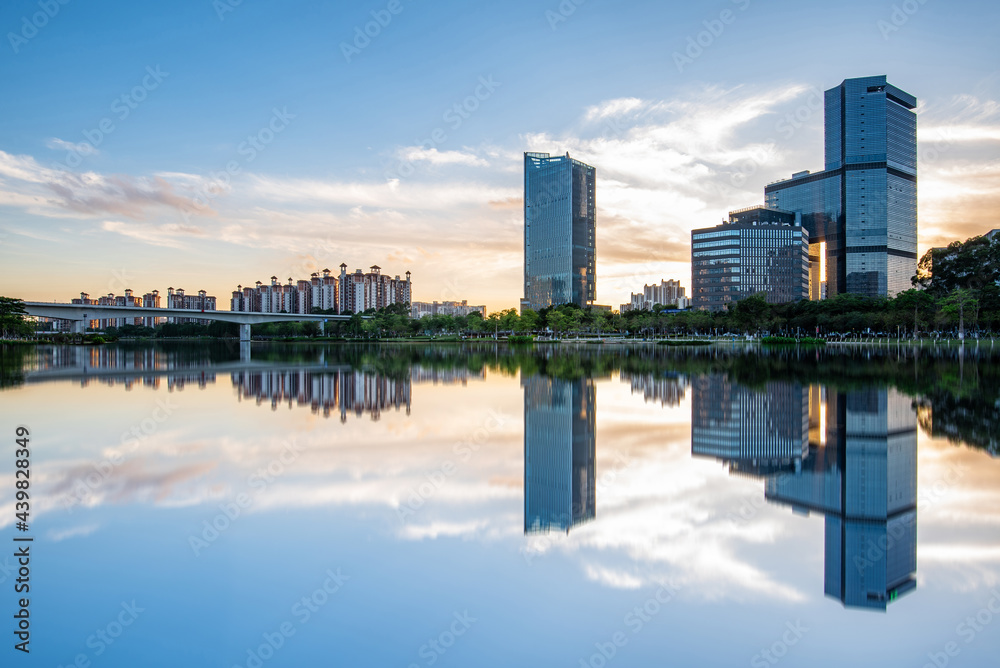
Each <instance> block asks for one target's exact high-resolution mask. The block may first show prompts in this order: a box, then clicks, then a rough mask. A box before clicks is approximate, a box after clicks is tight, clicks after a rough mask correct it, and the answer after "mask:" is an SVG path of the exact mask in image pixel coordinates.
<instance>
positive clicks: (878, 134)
mask: <svg viewBox="0 0 1000 668" xmlns="http://www.w3.org/2000/svg"><path fill="white" fill-rule="evenodd" d="M824 106H825V119H824V120H825V151H826V165H825V169H824V171H822V172H818V173H813V174H811V173H809V172H808V171H806V172H798V173H796V174H793V175H792V178H791V179H788V180H785V181H778V182H776V183H772V184H770V185H768V186H767V187H765V189H764V198H765V201H766V203H767V205H768V206H772V207H778V208H781V209H785V210H787V211H794V212H796V213H799V214H801V216H802V224H803V226H804V227H806V229H808V230H809V241H810V244H811V246H812V247H811V249H810V253H809V255H810V260H811V262H812V263H813V264H812V271H810V277H811V279H812V285H810V291H809V292H810V296H811V297H812V298H813V299H816V298H818V297H819V286H818V285H816V282H817V281H818V278H819V267H818V263H819V259H820V258H819V256H820V251H819V249H820V246H819V244H820V243H822V242H826V277H825V280H826V283H827V294H828V295H829V296H831V297H832V296H834V295H837V294H840V293H845V292H849V293H854V294H861V295H867V296H870V297H886V296H894V295H896V294H897V293H899V292H902V291H903V290H907V289H909V288H910V287H911V285H910V278H911V277H912V276H913V275H914V274H915V273H916V268H917V117H916V114H915V113H914V111H913V109H914V108H915V107H916V106H917V99H916V98H915V97H914V96H913V95H910V94H909V93H906V92H904V91H902V90H900V89H899V88H896V87H895V86H892V85H890V84H889V83H887V81H886V77H885V76H874V77H863V78H860V79H847V80H845V81H844V82H843V83H842V84H840V85H839V86H837V87H836V88H831V89H830V90H828V91H826V97H825V105H824Z"/></svg>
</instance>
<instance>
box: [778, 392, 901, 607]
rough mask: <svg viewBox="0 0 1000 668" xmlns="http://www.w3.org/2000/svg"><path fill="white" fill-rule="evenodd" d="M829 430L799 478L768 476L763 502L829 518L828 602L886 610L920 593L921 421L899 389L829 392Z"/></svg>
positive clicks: (793, 475)
mask: <svg viewBox="0 0 1000 668" xmlns="http://www.w3.org/2000/svg"><path fill="white" fill-rule="evenodd" d="M826 423H827V430H826V443H825V445H824V446H823V447H820V448H819V449H818V451H817V452H816V453H813V454H811V456H810V458H809V459H808V460H807V461H806V463H805V464H804V465H803V468H802V471H801V472H797V473H795V474H784V475H779V476H772V477H770V478H769V479H768V480H767V481H766V483H765V497H766V498H767V499H768V500H769V501H774V502H777V503H782V504H788V505H790V506H792V507H793V508H795V509H797V510H798V511H799V512H803V513H806V514H808V513H809V512H810V511H814V512H819V513H823V514H824V515H825V516H826V527H825V546H826V567H825V569H824V591H825V592H826V594H827V595H828V596H831V597H833V598H837V599H840V601H841V602H842V603H843V604H844V605H845V606H848V607H852V608H869V609H876V610H885V609H886V605H887V604H888V603H891V602H892V601H894V600H896V598H898V597H899V596H901V595H903V594H906V593H908V592H910V591H913V589H915V588H916V580H915V579H914V577H913V574H914V572H915V571H916V569H917V423H916V416H915V415H914V412H913V409H912V406H911V402H910V399H909V398H908V397H906V396H905V395H903V394H900V393H899V392H897V391H896V390H894V389H886V388H868V389H865V390H852V391H849V392H844V393H838V392H834V391H833V390H830V394H829V396H828V399H827V402H826Z"/></svg>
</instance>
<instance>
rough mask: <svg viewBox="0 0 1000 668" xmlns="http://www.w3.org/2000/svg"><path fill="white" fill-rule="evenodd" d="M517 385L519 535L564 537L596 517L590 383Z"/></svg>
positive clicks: (544, 380) (540, 379) (543, 380)
mask: <svg viewBox="0 0 1000 668" xmlns="http://www.w3.org/2000/svg"><path fill="white" fill-rule="evenodd" d="M522 385H523V387H524V533H526V534H527V533H542V532H547V531H551V530H556V531H565V532H567V533H568V532H569V530H570V529H571V528H572V527H574V526H576V525H578V524H581V523H583V522H587V521H589V520H592V519H594V517H595V516H596V514H597V492H596V489H595V486H594V485H595V481H596V465H595V457H596V443H597V427H596V416H595V404H596V390H595V388H594V381H593V379H591V378H583V379H581V380H574V381H568V380H562V379H559V378H554V377H548V376H531V377H529V378H525V379H524V380H523V381H522Z"/></svg>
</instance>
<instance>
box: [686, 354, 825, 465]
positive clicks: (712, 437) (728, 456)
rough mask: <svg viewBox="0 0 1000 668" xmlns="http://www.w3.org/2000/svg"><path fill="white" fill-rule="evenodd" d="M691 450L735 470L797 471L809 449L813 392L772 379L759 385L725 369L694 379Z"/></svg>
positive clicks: (694, 453)
mask: <svg viewBox="0 0 1000 668" xmlns="http://www.w3.org/2000/svg"><path fill="white" fill-rule="evenodd" d="M691 387H692V394H691V453H692V454H693V455H696V456H701V457H715V458H716V459H719V460H721V461H723V462H725V463H726V464H728V465H729V470H730V472H731V473H741V474H745V475H767V474H770V473H776V472H778V471H795V470H798V469H800V468H801V466H802V460H803V459H804V458H805V457H806V456H808V454H809V392H808V389H807V388H805V387H803V386H801V385H798V384H796V383H782V382H770V383H767V384H766V385H765V386H764V388H763V389H760V390H754V389H750V388H747V387H744V386H742V385H737V384H735V383H732V382H730V380H729V379H728V378H727V377H726V376H725V375H723V374H713V375H709V376H701V377H699V378H697V379H695V381H694V382H693V383H692V386H691Z"/></svg>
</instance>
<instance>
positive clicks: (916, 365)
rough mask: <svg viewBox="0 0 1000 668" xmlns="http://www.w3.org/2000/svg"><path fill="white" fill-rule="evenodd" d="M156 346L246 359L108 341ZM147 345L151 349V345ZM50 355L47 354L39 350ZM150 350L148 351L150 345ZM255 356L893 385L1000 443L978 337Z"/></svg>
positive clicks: (3, 382) (185, 355)
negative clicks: (958, 343)
mask: <svg viewBox="0 0 1000 668" xmlns="http://www.w3.org/2000/svg"><path fill="white" fill-rule="evenodd" d="M43 348H46V347H39V348H38V350H37V351H35V349H33V348H32V347H26V346H8V347H4V348H3V352H2V358H0V372H2V376H0V387H10V386H14V385H18V384H21V383H23V382H24V370H25V369H26V367H27V366H28V365H29V364H32V363H33V362H32V361H31V360H33V359H36V356H37V355H42V353H43V350H42V349H43ZM147 348H148V349H151V350H155V351H156V353H157V354H156V355H153V357H155V358H156V359H157V360H160V361H163V362H164V363H165V364H167V365H168V366H169V367H171V368H194V367H202V366H211V365H212V364H216V363H219V362H228V361H234V360H239V359H240V350H239V345H238V343H235V342H211V343H209V342H206V343H198V342H190V341H184V342H181V341H178V342H163V343H149V344H119V345H117V346H108V349H109V350H119V349H121V350H127V351H130V352H135V353H138V352H141V351H143V350H146V349H147ZM147 352H148V351H147ZM42 357H44V355H42ZM146 357H149V355H146ZM252 359H253V362H254V363H255V364H262V365H267V364H268V363H272V364H284V365H287V364H296V363H300V364H306V365H316V364H318V365H346V366H350V367H352V368H354V369H357V370H360V371H364V372H366V373H374V374H380V375H383V376H386V377H388V378H391V379H394V380H403V379H406V378H409V375H410V369H411V368H412V367H413V366H415V365H419V366H420V367H422V368H424V369H430V370H439V371H446V370H448V371H450V370H455V369H465V370H467V371H469V372H471V373H474V374H481V373H482V372H483V371H484V370H489V371H491V372H494V373H499V374H503V375H506V376H514V375H516V374H518V373H520V374H521V376H522V377H529V376H533V375H540V376H547V377H550V378H557V379H561V380H578V379H580V378H588V377H601V376H607V375H609V374H611V373H613V372H618V373H621V374H623V375H631V376H641V375H654V376H662V375H663V374H664V373H672V374H682V375H688V376H693V375H700V374H707V373H724V374H726V375H727V376H728V377H729V378H731V379H732V380H733V381H735V382H738V383H740V384H742V385H746V386H749V387H752V388H763V387H764V386H765V385H766V384H767V383H769V382H773V381H791V382H796V383H801V384H813V383H815V384H821V385H826V386H829V387H833V388H836V389H838V390H840V391H851V390H856V389H862V388H867V387H871V386H877V387H887V386H888V387H896V388H897V389H899V390H900V391H901V392H904V393H905V394H908V395H910V396H912V397H914V398H916V401H917V403H918V405H919V407H920V410H921V415H922V417H921V424H922V425H924V427H925V429H926V430H928V431H930V432H931V433H932V434H933V435H940V436H945V437H948V438H951V439H953V440H960V441H962V442H964V443H966V444H968V445H969V446H971V447H976V448H982V449H984V450H988V451H990V452H991V453H994V454H996V452H997V437H996V436H994V435H993V432H995V431H1000V429H997V425H1000V407H998V406H1000V404H998V402H1000V349H996V352H995V353H994V349H992V348H988V347H985V346H983V347H979V346H969V345H967V346H965V347H964V348H956V347H953V346H924V347H920V346H917V347H890V346H870V347H865V346H825V347H823V348H809V349H805V348H792V347H789V348H784V347H782V348H764V347H760V346H757V345H747V344H734V345H728V344H722V345H712V346H701V347H690V348H683V347H676V348H675V347H672V346H655V345H643V344H636V345H627V344H621V345H592V344H576V345H574V344H567V343H561V344H536V345H534V346H507V345H505V344H503V343H496V342H493V341H470V342H465V343H454V344H449V343H443V344H442V343H400V344H378V343H363V344H356V343H315V344H314V343H292V344H269V345H259V344H254V346H253V354H252Z"/></svg>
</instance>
